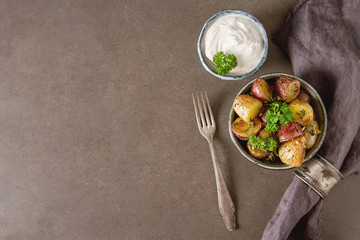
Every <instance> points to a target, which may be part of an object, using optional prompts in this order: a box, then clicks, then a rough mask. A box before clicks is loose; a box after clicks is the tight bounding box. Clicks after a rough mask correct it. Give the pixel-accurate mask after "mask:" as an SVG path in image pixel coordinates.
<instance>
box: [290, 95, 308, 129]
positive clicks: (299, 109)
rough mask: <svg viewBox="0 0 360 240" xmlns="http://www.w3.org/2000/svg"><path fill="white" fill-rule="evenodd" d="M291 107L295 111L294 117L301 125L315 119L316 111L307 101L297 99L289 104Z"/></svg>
mask: <svg viewBox="0 0 360 240" xmlns="http://www.w3.org/2000/svg"><path fill="white" fill-rule="evenodd" d="M289 109H290V110H291V111H292V112H293V119H294V121H295V122H297V123H299V124H301V125H308V124H309V123H311V122H312V120H313V119H314V111H313V108H312V107H311V105H310V104H309V103H307V102H304V101H301V100H299V99H295V100H294V101H292V102H291V103H290V104H289Z"/></svg>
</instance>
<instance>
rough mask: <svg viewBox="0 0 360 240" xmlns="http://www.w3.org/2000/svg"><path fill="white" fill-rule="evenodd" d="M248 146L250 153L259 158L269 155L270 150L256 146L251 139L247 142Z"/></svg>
mask: <svg viewBox="0 0 360 240" xmlns="http://www.w3.org/2000/svg"><path fill="white" fill-rule="evenodd" d="M247 148H248V149H249V153H250V155H251V156H253V157H254V158H257V159H262V158H266V157H267V156H268V155H269V153H268V151H265V150H262V149H258V148H256V147H254V146H253V145H251V144H250V143H249V141H248V142H247Z"/></svg>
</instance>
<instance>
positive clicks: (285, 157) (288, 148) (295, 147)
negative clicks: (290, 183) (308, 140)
mask: <svg viewBox="0 0 360 240" xmlns="http://www.w3.org/2000/svg"><path fill="white" fill-rule="evenodd" d="M304 145H305V137H304V136H301V137H297V138H294V139H293V140H290V141H288V142H284V143H283V144H281V145H280V147H279V158H280V160H281V161H282V162H283V163H285V164H287V165H289V166H292V167H300V166H301V164H302V163H303V161H304V159H305V151H306V150H305V146H304Z"/></svg>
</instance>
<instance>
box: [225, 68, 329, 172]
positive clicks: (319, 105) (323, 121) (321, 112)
mask: <svg viewBox="0 0 360 240" xmlns="http://www.w3.org/2000/svg"><path fill="white" fill-rule="evenodd" d="M280 76H287V77H292V78H295V79H297V80H299V81H300V82H301V88H302V89H304V90H306V91H307V92H308V93H309V94H310V95H311V102H310V105H311V106H312V108H313V110H314V113H315V115H316V117H317V121H318V123H319V129H320V131H321V133H320V135H319V137H318V139H317V141H316V143H315V146H314V147H313V148H311V149H309V150H307V151H306V155H305V159H304V162H305V161H308V160H309V159H311V158H312V157H313V156H314V155H315V154H316V152H317V151H318V150H319V149H320V147H321V145H322V143H323V142H324V139H325V134H326V127H327V116H326V110H325V106H324V104H323V102H322V100H321V98H320V96H319V94H318V93H317V92H316V90H315V89H314V88H313V87H312V86H311V85H310V84H308V83H307V82H305V81H304V80H303V79H301V78H299V77H295V76H293V75H290V74H285V73H270V74H266V75H263V76H260V77H261V78H263V79H265V80H266V81H268V82H270V84H271V83H272V81H275V79H276V78H278V77H280ZM255 80H256V79H253V80H252V81H250V82H249V83H248V84H246V85H245V86H244V87H243V88H242V89H241V90H240V92H239V93H238V94H237V95H236V97H237V96H239V95H241V94H246V93H249V92H250V91H251V86H252V84H253V83H254V82H255ZM236 97H235V98H236ZM236 116H237V115H236V113H235V111H234V109H233V107H232V106H231V110H230V115H229V133H230V137H231V140H232V142H233V143H234V145H235V146H236V148H237V149H238V150H239V151H240V153H241V154H242V155H243V156H244V157H245V158H246V159H247V160H249V161H250V162H252V163H254V164H256V165H258V166H261V167H263V168H267V169H278V170H282V169H290V168H293V167H291V166H288V165H286V164H284V163H282V162H280V161H279V162H274V163H267V162H265V161H262V160H260V159H256V158H254V157H252V156H251V155H250V154H249V153H248V151H247V147H246V141H241V140H239V139H238V138H237V137H236V136H235V135H234V134H233V132H232V129H231V124H232V122H233V121H234V120H235V118H236Z"/></svg>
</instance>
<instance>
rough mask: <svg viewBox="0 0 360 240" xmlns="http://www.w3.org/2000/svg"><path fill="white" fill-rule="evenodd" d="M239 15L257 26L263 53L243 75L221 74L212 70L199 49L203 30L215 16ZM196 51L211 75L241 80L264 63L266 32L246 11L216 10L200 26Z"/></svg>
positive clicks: (223, 78) (266, 42)
mask: <svg viewBox="0 0 360 240" xmlns="http://www.w3.org/2000/svg"><path fill="white" fill-rule="evenodd" d="M234 14H235V15H241V16H243V17H245V18H247V19H249V20H251V21H252V22H253V23H254V24H255V26H256V27H257V28H258V30H259V32H260V35H261V37H262V40H263V42H264V49H263V53H262V55H261V59H260V61H259V63H258V64H257V65H256V66H255V67H254V69H253V70H251V71H250V72H248V73H245V74H243V75H236V76H228V75H221V74H218V73H217V72H216V71H214V70H213V69H212V68H211V67H210V66H209V65H208V64H207V63H206V60H205V58H206V56H204V53H203V51H202V50H201V49H202V45H203V38H204V35H205V32H206V30H207V29H208V27H209V26H210V25H211V24H212V22H213V21H214V20H216V19H217V18H219V17H222V16H224V15H234ZM197 51H198V55H199V58H200V61H201V63H202V65H203V67H204V68H205V69H206V70H207V71H208V72H209V73H211V74H212V75H214V76H215V77H217V78H220V79H222V80H235V81H236V80H242V79H245V78H247V77H250V76H252V75H254V74H255V73H256V72H257V71H259V69H260V67H261V66H262V65H263V64H264V62H265V60H266V58H267V54H268V37H267V34H266V30H265V28H264V26H263V25H262V24H261V22H260V21H259V20H258V19H257V18H255V17H254V16H253V15H251V14H249V13H247V12H244V11H241V10H236V9H230V10H223V11H221V12H218V13H215V14H214V15H213V16H211V17H210V18H209V19H208V20H207V21H206V22H205V24H204V26H203V27H202V29H201V32H200V35H199V38H198V42H197Z"/></svg>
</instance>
